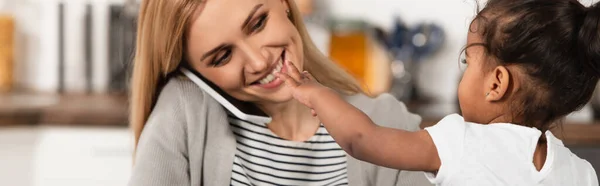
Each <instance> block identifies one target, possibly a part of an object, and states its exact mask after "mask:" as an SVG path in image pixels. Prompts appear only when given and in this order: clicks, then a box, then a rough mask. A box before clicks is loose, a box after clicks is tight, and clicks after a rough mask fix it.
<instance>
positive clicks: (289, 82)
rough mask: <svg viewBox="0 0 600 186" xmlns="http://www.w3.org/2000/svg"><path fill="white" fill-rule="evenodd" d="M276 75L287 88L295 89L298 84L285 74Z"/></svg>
mask: <svg viewBox="0 0 600 186" xmlns="http://www.w3.org/2000/svg"><path fill="white" fill-rule="evenodd" d="M276 75H277V77H279V79H281V80H283V82H285V84H287V85H288V86H291V87H297V86H298V85H299V84H300V83H299V82H297V81H296V80H295V79H294V78H292V77H290V76H289V75H288V74H286V73H277V74H276Z"/></svg>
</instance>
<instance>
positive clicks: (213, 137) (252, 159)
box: [130, 0, 428, 186]
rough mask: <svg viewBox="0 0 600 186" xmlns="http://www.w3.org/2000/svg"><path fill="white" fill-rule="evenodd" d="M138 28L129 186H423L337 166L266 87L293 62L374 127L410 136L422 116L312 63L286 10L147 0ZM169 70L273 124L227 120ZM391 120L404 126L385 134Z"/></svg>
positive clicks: (278, 92)
mask: <svg viewBox="0 0 600 186" xmlns="http://www.w3.org/2000/svg"><path fill="white" fill-rule="evenodd" d="M138 21H139V25H138V37H137V47H138V48H137V51H136V57H135V64H134V71H133V80H132V81H133V82H132V97H131V101H132V108H131V109H132V110H131V124H132V128H133V130H134V132H135V139H136V145H137V151H136V158H135V166H134V169H133V173H132V177H131V182H130V185H140V186H141V185H143V186H149V185H207V186H213V185H347V184H350V185H422V184H425V185H428V184H427V180H426V179H425V178H424V175H423V174H422V173H419V172H407V171H397V170H392V169H388V168H384V167H377V166H374V165H372V164H368V163H364V162H360V161H357V160H355V159H353V158H351V157H349V156H347V155H346V154H345V153H344V152H343V151H342V149H341V148H340V147H339V146H338V145H337V144H336V143H335V141H333V139H332V138H331V136H329V134H328V133H327V131H326V130H325V129H324V128H323V127H322V126H321V125H320V122H319V121H318V120H317V119H316V118H315V117H312V114H311V111H310V110H309V109H308V108H306V107H304V106H303V105H301V104H300V103H298V102H296V101H294V100H293V99H292V95H291V93H290V89H288V88H286V87H285V86H284V85H283V84H282V83H283V82H282V81H281V80H280V79H277V78H274V76H273V73H274V72H277V71H281V70H282V69H286V67H285V65H283V61H292V62H293V63H294V64H295V66H296V67H298V68H300V69H303V70H306V71H309V72H310V73H312V74H314V76H315V78H316V79H317V80H319V81H320V82H322V83H323V84H324V85H326V86H328V87H331V88H332V89H335V90H338V91H340V92H342V93H344V94H346V95H347V99H348V101H349V102H351V103H353V104H354V105H356V106H357V107H358V108H361V109H362V110H363V111H364V112H365V113H367V114H369V116H370V117H372V118H373V119H374V120H375V121H378V123H381V124H382V125H387V126H388V127H395V128H402V129H405V130H417V129H418V123H419V122H420V118H419V117H418V116H416V115H413V114H410V113H409V112H408V111H407V110H406V107H405V106H404V105H403V104H401V103H399V102H398V101H397V100H395V99H394V98H392V97H391V96H389V95H384V96H380V97H378V98H375V99H371V98H368V97H366V96H364V95H363V94H362V92H361V90H360V88H359V86H358V85H357V83H356V82H355V81H354V80H353V79H352V78H351V76H349V75H348V74H347V73H345V72H344V71H343V70H342V69H340V68H339V67H337V66H336V65H334V64H333V63H331V62H330V61H329V60H328V59H327V58H326V57H324V56H323V55H322V54H321V53H319V51H318V50H317V49H316V48H315V46H314V44H313V43H312V41H311V40H310V38H309V36H308V35H307V32H306V29H305V27H304V25H303V23H302V18H301V16H300V15H299V11H298V8H297V7H296V5H295V3H294V1H292V0H289V1H288V0H214V1H202V0H145V1H143V2H142V6H141V12H140V16H139V19H138ZM179 68H188V69H190V70H194V71H196V72H198V73H200V74H202V76H204V77H205V78H206V79H208V80H209V81H211V82H212V83H213V84H215V85H216V86H218V87H219V88H220V89H221V90H222V91H224V92H225V93H227V94H228V95H230V96H231V97H233V98H235V99H237V100H240V101H244V102H245V103H251V104H252V105H255V106H256V107H257V109H260V111H263V112H264V113H266V114H268V115H269V116H270V117H271V118H272V122H271V123H268V124H265V123H251V122H247V121H242V120H238V119H235V118H228V116H227V113H226V112H225V110H224V109H223V108H222V107H221V106H220V105H219V104H218V103H217V102H216V101H215V100H213V99H212V98H211V97H209V96H208V95H207V94H205V93H204V92H203V91H202V90H201V89H199V88H198V87H197V86H196V85H195V84H193V83H192V82H191V81H188V80H186V79H185V78H183V77H181V76H180V75H179V74H178V73H177V72H178V69H179ZM284 71H285V70H284ZM395 120H404V121H406V122H403V123H406V124H407V125H403V126H398V125H392V123H399V122H392V121H395ZM144 124H145V125H144ZM142 129H143V133H142ZM138 140H139V141H138Z"/></svg>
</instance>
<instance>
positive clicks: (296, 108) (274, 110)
mask: <svg viewBox="0 0 600 186" xmlns="http://www.w3.org/2000/svg"><path fill="white" fill-rule="evenodd" d="M259 107H260V108H261V109H262V110H263V111H264V112H265V113H266V114H268V115H269V116H271V123H269V124H268V125H267V127H268V128H269V129H270V130H271V131H272V132H273V133H275V134H276V135H277V136H279V137H281V138H283V139H287V140H291V141H306V140H308V139H309V138H311V137H312V136H314V134H315V132H316V131H317V130H318V129H319V126H320V122H319V120H318V119H317V118H316V117H313V116H312V113H311V111H310V109H309V108H308V107H306V106H304V105H302V104H301V103H299V102H297V101H296V100H290V101H288V102H286V103H280V104H261V105H259Z"/></svg>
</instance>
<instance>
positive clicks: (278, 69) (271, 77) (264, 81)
mask: <svg viewBox="0 0 600 186" xmlns="http://www.w3.org/2000/svg"><path fill="white" fill-rule="evenodd" d="M281 68H283V60H279V63H277V66H276V67H275V69H273V71H272V72H271V74H269V75H267V77H265V78H263V79H261V80H260V81H258V82H259V83H260V84H261V85H264V84H267V83H270V82H271V81H273V80H275V78H276V76H275V73H277V72H281Z"/></svg>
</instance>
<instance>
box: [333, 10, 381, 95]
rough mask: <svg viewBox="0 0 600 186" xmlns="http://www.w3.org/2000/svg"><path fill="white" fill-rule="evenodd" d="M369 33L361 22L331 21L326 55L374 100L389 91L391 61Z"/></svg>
mask: <svg viewBox="0 0 600 186" xmlns="http://www.w3.org/2000/svg"><path fill="white" fill-rule="evenodd" d="M372 30H373V29H372V27H370V26H369V25H368V24H367V23H366V22H364V21H360V20H341V21H340V20H337V21H334V22H333V24H332V33H331V42H330V49H329V55H330V57H331V59H332V60H333V61H334V62H336V63H338V64H339V65H340V66H342V67H343V68H345V69H346V70H347V71H348V72H349V73H350V74H351V75H353V76H354V77H355V78H356V79H357V80H358V81H359V83H361V85H362V88H363V90H364V91H365V92H367V93H368V94H370V95H373V96H375V95H378V94H381V93H384V92H388V91H389V89H390V85H391V69H390V62H391V57H390V56H389V53H388V51H387V50H386V49H385V47H383V46H382V45H381V44H380V43H379V42H377V41H376V40H375V38H374V35H373V32H372Z"/></svg>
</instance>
